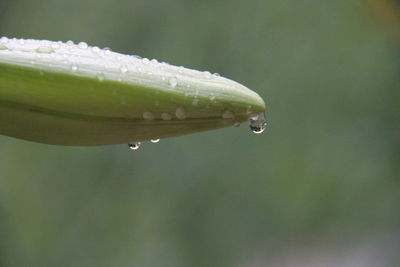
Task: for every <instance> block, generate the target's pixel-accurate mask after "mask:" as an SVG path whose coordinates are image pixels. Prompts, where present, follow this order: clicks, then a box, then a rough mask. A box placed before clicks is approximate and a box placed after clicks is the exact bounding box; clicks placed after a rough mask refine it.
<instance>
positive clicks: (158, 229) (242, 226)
mask: <svg viewBox="0 0 400 267" xmlns="http://www.w3.org/2000/svg"><path fill="white" fill-rule="evenodd" d="M399 29H400V3H399V1H395V0H376V1H373V0H369V1H368V0H364V1H361V0H335V1H320V0H303V1H296V0H268V1H266V0H246V1H244V0H225V1H223V0H212V1H211V0H121V1H109V0H80V1H78V0H68V1H67V0H35V1H31V0H8V1H7V0H0V35H4V36H7V37H10V38H11V37H17V38H35V39H50V40H62V41H67V40H73V41H75V42H79V41H86V42H88V43H89V44H91V45H97V46H100V47H110V48H111V49H112V50H114V51H117V52H123V53H127V54H137V55H140V56H143V57H148V58H156V59H158V60H160V61H166V62H169V63H171V64H175V65H183V66H186V67H190V68H195V69H199V70H208V71H211V72H218V73H220V74H221V75H223V76H226V77H228V78H231V79H234V80H236V81H238V82H240V83H243V84H244V85H246V86H248V87H249V88H252V89H253V90H255V91H257V92H258V93H259V94H260V95H261V96H262V97H263V98H264V99H265V100H266V103H267V107H268V108H267V109H268V110H267V118H268V122H269V129H268V130H267V131H266V133H265V134H263V135H254V134H252V133H251V132H250V130H249V129H248V126H247V125H241V126H240V127H239V128H235V127H232V128H227V129H223V130H218V131H212V132H206V133H200V134H194V135H188V136H182V137H176V138H170V139H164V140H161V141H160V143H158V144H151V143H145V144H143V145H142V147H141V148H140V150H138V151H131V150H129V149H128V147H127V146H126V145H115V146H103V147H63V146H50V145H43V144H38V143H33V142H27V141H23V140H18V139H14V138H10V137H5V136H0V170H1V171H0V266H7V267H8V266H145V267H147V266H171V267H172V266H174V267H180V266H199V267H200V266H240V267H242V266H243V267H248V266H249V267H259V266H260V267H261V266H272V267H275V266H276V267H278V266H279V267H289V266H290V267H291V266H296V267H297V266H300V267H303V266H304V267H306V266H307V267H313V266H329V267H330V266H332V267H333V266H335V267H336V266H346V267H350V266H352V267H353V266H357V267H358V266H360V267H361V266H362V267H364V266H371V267H381V266H384V267H386V266H399V265H400V255H399V251H400V208H399V203H400V177H399V176H400V165H399V163H400V141H399V140H400V123H399V114H400V113H399V112H400V105H399V104H400V103H399V100H400V90H399V89H400V75H399V74H400V60H399V59H400V57H399V56H400V53H399V52H400V50H399V48H400V30H399Z"/></svg>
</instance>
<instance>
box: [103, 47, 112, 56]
mask: <svg viewBox="0 0 400 267" xmlns="http://www.w3.org/2000/svg"><path fill="white" fill-rule="evenodd" d="M103 51H104V54H106V55H109V54H111V48H109V47H104V48H103Z"/></svg>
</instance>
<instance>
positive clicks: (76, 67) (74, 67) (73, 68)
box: [71, 64, 78, 72]
mask: <svg viewBox="0 0 400 267" xmlns="http://www.w3.org/2000/svg"><path fill="white" fill-rule="evenodd" d="M71 70H72V71H73V72H76V71H77V70H78V66H77V65H75V64H72V65H71Z"/></svg>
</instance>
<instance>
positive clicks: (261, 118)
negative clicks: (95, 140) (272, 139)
mask: <svg viewBox="0 0 400 267" xmlns="http://www.w3.org/2000/svg"><path fill="white" fill-rule="evenodd" d="M266 128H267V122H266V120H265V115H264V113H260V114H258V115H256V116H254V117H251V118H250V129H251V131H252V132H253V133H255V134H260V133H262V132H264V131H265V129H266Z"/></svg>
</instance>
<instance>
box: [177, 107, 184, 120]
mask: <svg viewBox="0 0 400 267" xmlns="http://www.w3.org/2000/svg"><path fill="white" fill-rule="evenodd" d="M175 116H176V117H177V118H178V119H180V120H184V119H185V118H186V112H185V110H184V109H183V107H179V108H177V109H176V111H175Z"/></svg>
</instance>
